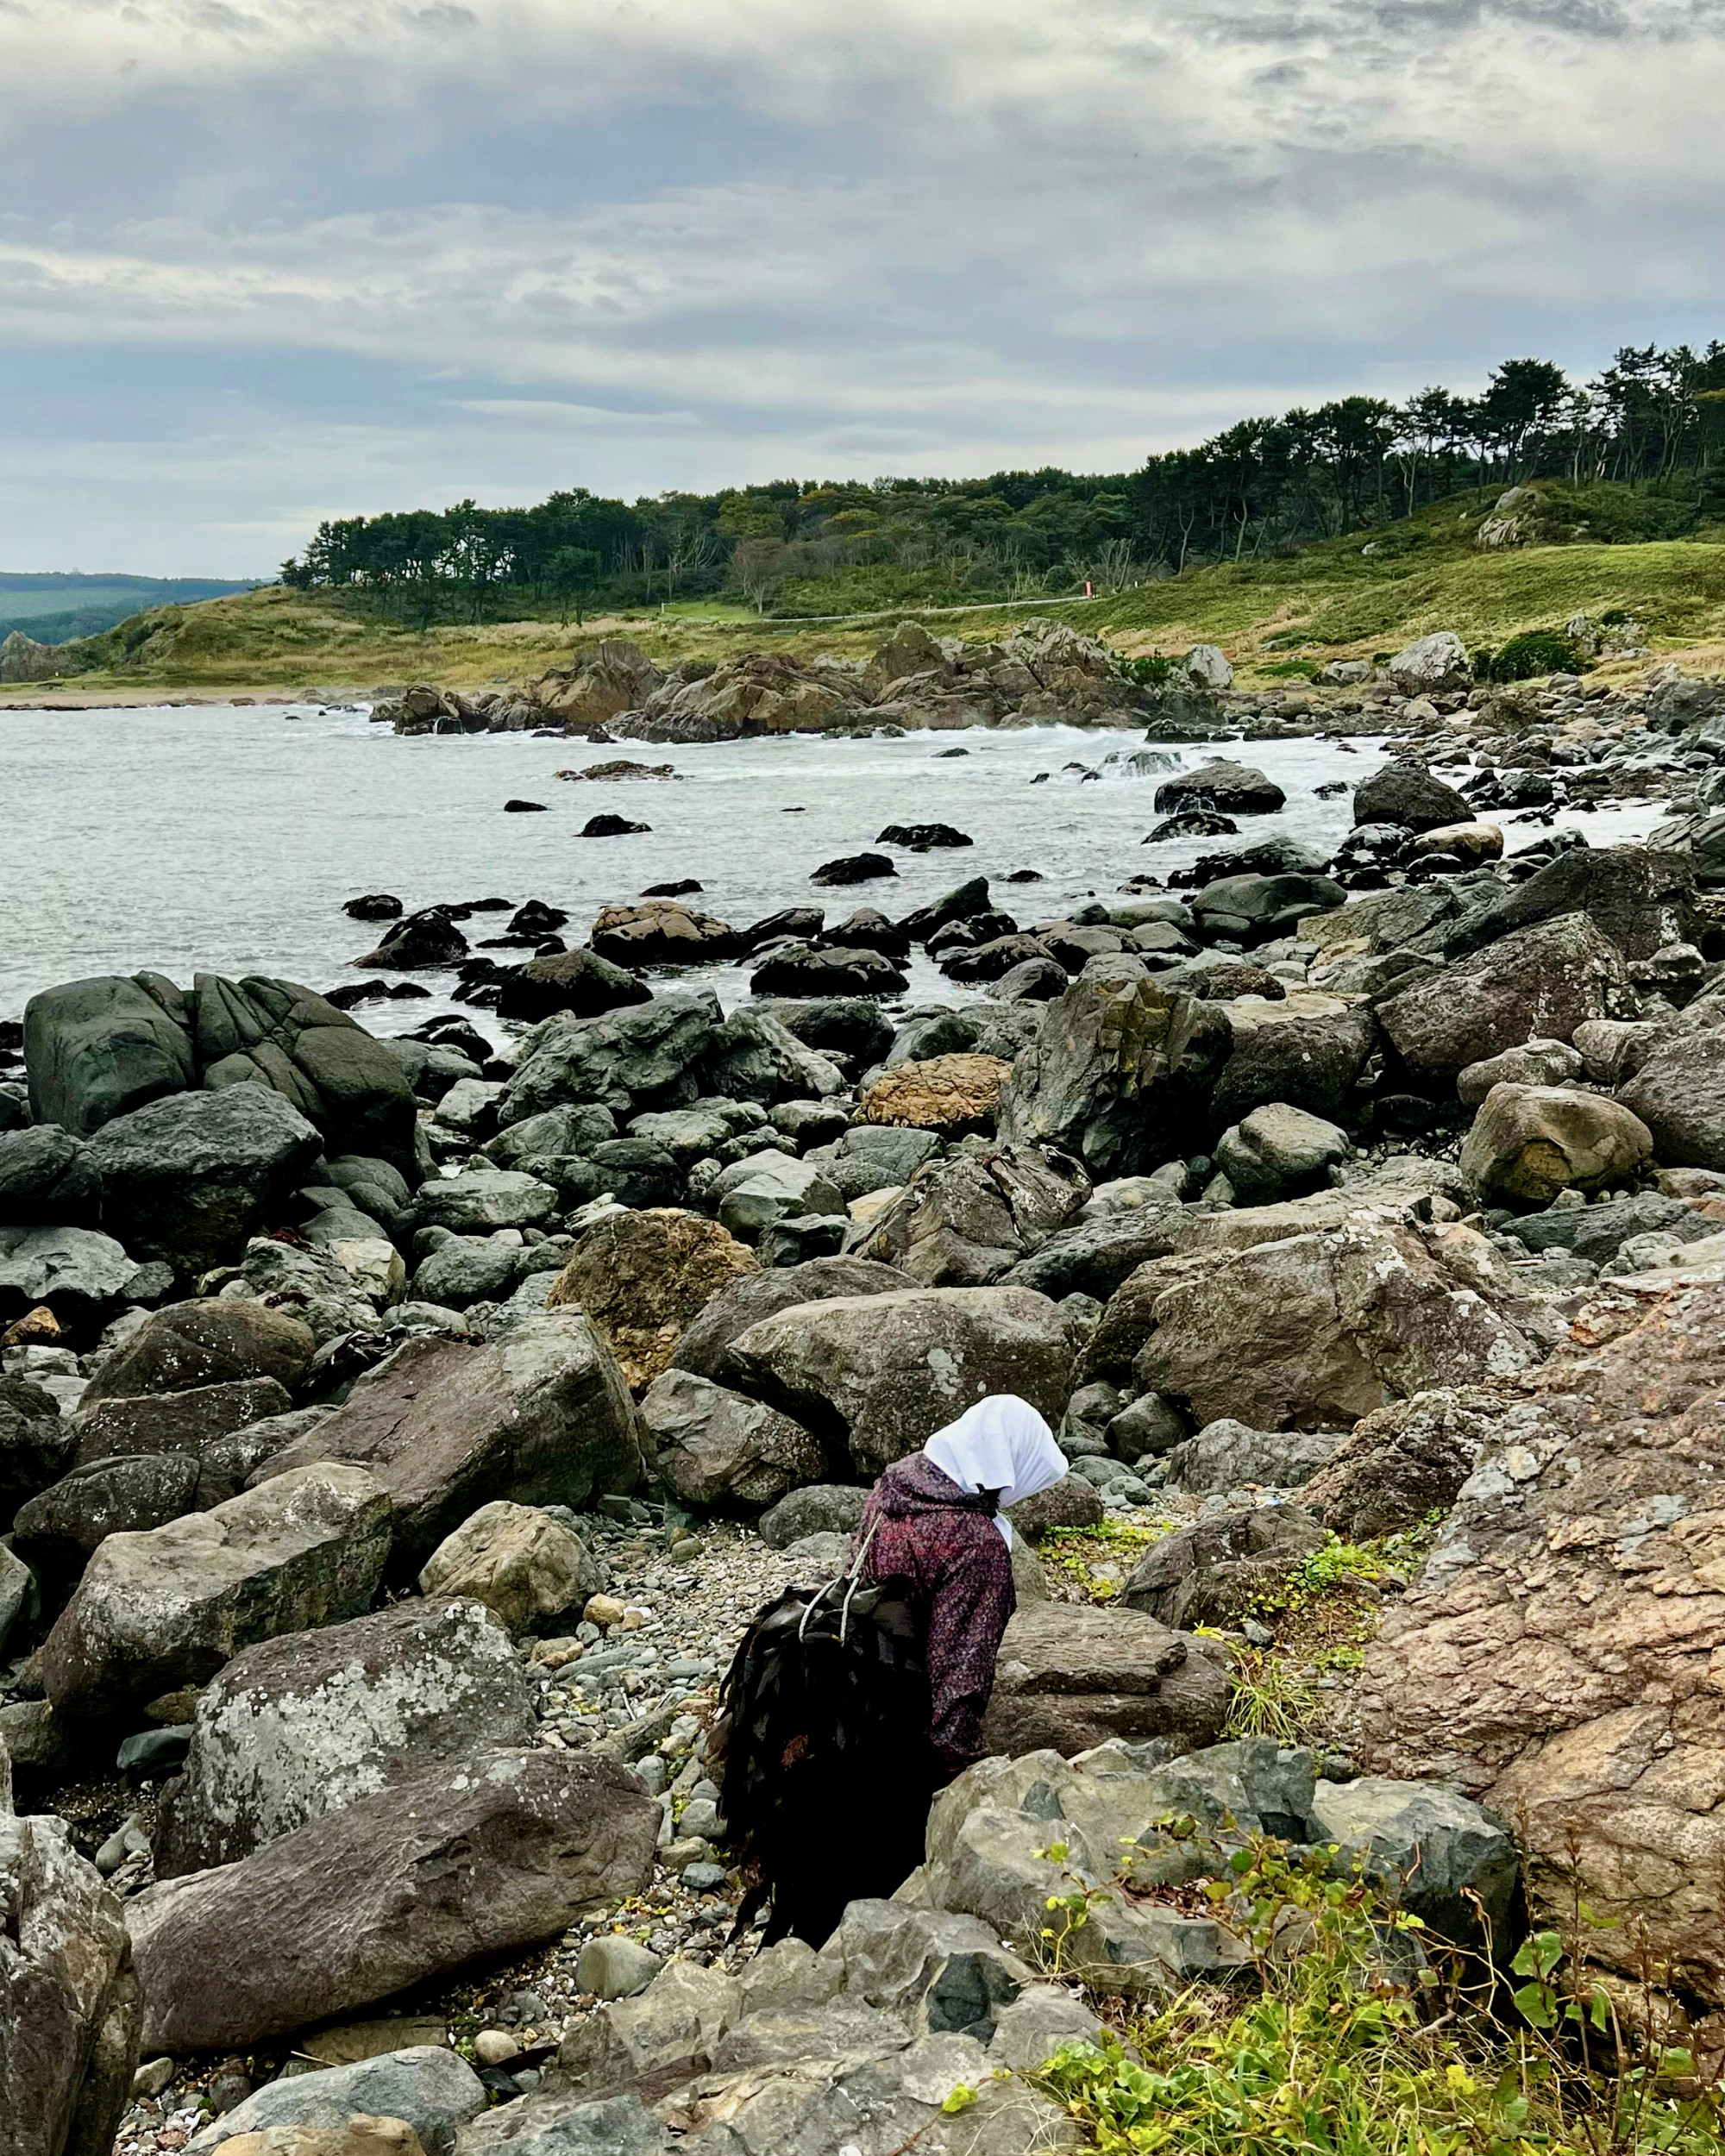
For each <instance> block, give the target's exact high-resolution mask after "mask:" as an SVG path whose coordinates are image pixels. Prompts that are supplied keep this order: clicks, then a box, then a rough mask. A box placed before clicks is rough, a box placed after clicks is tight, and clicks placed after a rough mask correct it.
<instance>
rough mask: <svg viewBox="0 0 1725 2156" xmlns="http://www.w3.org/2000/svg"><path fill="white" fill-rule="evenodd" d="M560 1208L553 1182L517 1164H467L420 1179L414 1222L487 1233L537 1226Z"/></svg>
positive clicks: (452, 1231) (451, 1231)
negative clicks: (449, 1172)
mask: <svg viewBox="0 0 1725 2156" xmlns="http://www.w3.org/2000/svg"><path fill="white" fill-rule="evenodd" d="M557 1210H558V1202H557V1193H556V1190H555V1188H554V1187H553V1186H552V1185H551V1184H550V1183H547V1182H542V1181H540V1179H539V1178H538V1176H536V1175H525V1174H524V1173H523V1171H522V1170H521V1169H518V1168H469V1169H463V1170H462V1172H461V1174H460V1175H445V1176H437V1177H434V1178H433V1179H432V1180H431V1181H428V1182H424V1183H422V1184H421V1185H420V1188H419V1195H418V1196H417V1199H416V1200H414V1205H413V1212H412V1215H411V1221H412V1225H413V1226H414V1227H415V1228H416V1229H417V1228H443V1229H445V1230H447V1231H448V1232H449V1234H451V1235H491V1234H493V1233H494V1232H496V1231H497V1230H498V1229H499V1228H541V1227H543V1226H544V1225H545V1223H546V1222H547V1221H548V1220H549V1219H551V1218H552V1217H553V1215H554V1214H555V1213H556V1212H557Z"/></svg>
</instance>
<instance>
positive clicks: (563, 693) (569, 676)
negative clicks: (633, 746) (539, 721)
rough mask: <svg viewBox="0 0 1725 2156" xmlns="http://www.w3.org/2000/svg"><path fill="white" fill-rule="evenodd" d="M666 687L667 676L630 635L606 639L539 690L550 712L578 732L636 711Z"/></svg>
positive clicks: (550, 677)
mask: <svg viewBox="0 0 1725 2156" xmlns="http://www.w3.org/2000/svg"><path fill="white" fill-rule="evenodd" d="M664 683H665V676H664V674H663V673H662V671H661V669H660V668H659V667H656V666H655V665H654V663H653V661H651V660H650V659H649V657H648V656H647V655H646V653H645V652H644V651H643V650H642V649H641V647H640V646H639V645H638V644H637V643H634V642H630V639H629V638H628V637H627V636H602V637H601V638H600V639H599V642H597V643H596V644H595V645H594V646H593V649H591V650H590V651H586V652H583V653H582V655H581V656H580V660H579V661H577V662H576V664H575V665H574V666H573V667H568V668H560V669H558V670H557V671H555V672H553V673H550V674H546V675H545V676H544V677H543V680H541V681H540V682H539V683H538V685H537V688H538V694H539V700H540V701H541V703H542V704H543V705H544V707H545V709H546V711H548V712H549V713H550V714H551V716H552V717H553V718H560V719H562V720H563V721H564V722H565V723H566V724H567V725H568V728H569V730H571V732H576V733H578V732H580V730H582V729H584V728H586V727H595V726H597V727H603V726H605V724H607V722H608V721H610V720H612V719H613V718H618V717H620V716H621V715H622V713H623V712H624V711H638V710H639V709H640V707H641V706H642V705H643V704H644V703H646V701H647V699H649V697H650V696H652V695H653V694H654V693H655V691H657V690H658V689H660V688H662V687H663V686H664Z"/></svg>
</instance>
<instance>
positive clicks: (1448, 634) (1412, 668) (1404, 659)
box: [1389, 629, 1473, 696]
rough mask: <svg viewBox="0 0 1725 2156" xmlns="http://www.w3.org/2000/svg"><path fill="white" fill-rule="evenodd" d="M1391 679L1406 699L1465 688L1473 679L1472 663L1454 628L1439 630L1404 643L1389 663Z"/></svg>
mask: <svg viewBox="0 0 1725 2156" xmlns="http://www.w3.org/2000/svg"><path fill="white" fill-rule="evenodd" d="M1389 678H1390V680H1392V681H1393V682H1394V683H1395V684H1396V687H1397V688H1398V689H1400V690H1401V691H1402V694H1403V695H1404V696H1429V695H1431V694H1432V693H1433V692H1434V691H1436V690H1439V689H1465V688H1466V687H1468V686H1470V685H1471V682H1472V680H1473V661H1472V660H1471V659H1470V658H1469V656H1468V652H1467V646H1466V645H1465V643H1464V642H1462V640H1461V638H1460V637H1459V636H1457V634H1456V632H1455V631H1454V630H1453V629H1440V630H1434V631H1433V634H1432V635H1430V636H1416V637H1415V639H1414V641H1413V642H1412V643H1410V644H1405V645H1404V646H1403V647H1402V649H1401V650H1400V651H1398V652H1397V653H1396V655H1395V657H1394V658H1393V659H1391V661H1389Z"/></svg>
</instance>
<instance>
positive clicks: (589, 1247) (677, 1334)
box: [547, 1206, 760, 1393]
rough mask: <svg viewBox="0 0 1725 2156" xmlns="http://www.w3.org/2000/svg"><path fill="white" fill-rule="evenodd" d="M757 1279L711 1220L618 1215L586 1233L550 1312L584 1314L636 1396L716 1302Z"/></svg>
mask: <svg viewBox="0 0 1725 2156" xmlns="http://www.w3.org/2000/svg"><path fill="white" fill-rule="evenodd" d="M759 1272H760V1267H759V1265H758V1264H757V1263H756V1258H755V1254H754V1252H753V1251H752V1250H749V1249H748V1248H746V1246H745V1245H744V1244H741V1243H739V1242H737V1240H736V1238H734V1237H733V1236H731V1235H730V1234H729V1233H728V1232H726V1231H725V1230H724V1228H722V1227H721V1226H720V1225H718V1222H717V1221H716V1220H707V1219H703V1218H702V1217H701V1216H700V1214H699V1213H681V1212H679V1211H677V1210H676V1209H675V1208H674V1207H670V1206H651V1207H649V1208H648V1210H647V1211H645V1212H644V1213H630V1212H625V1211H623V1210H621V1209H619V1210H618V1212H616V1213H606V1214H605V1215H604V1216H602V1217H601V1218H600V1219H598V1220H595V1221H594V1222H593V1225H592V1226H591V1227H589V1228H587V1229H586V1231H585V1232H583V1234H582V1236H581V1238H580V1242H578V1243H577V1244H576V1245H575V1247H574V1250H573V1251H572V1252H571V1253H570V1256H569V1259H568V1263H567V1264H566V1265H565V1266H564V1268H563V1269H562V1271H561V1273H560V1274H559V1275H558V1276H557V1282H556V1285H555V1287H554V1288H552V1290H551V1292H550V1294H549V1297H548V1298H547V1304H548V1307H549V1308H551V1309H554V1310H556V1309H564V1308H569V1307H574V1308H579V1309H581V1310H585V1311H586V1313H587V1315H588V1317H589V1318H591V1319H593V1323H594V1324H595V1325H596V1326H598V1327H599V1331H600V1332H602V1333H603V1334H604V1336H605V1343H606V1344H607V1345H608V1346H609V1348H610V1349H611V1351H612V1354H613V1355H614V1356H615V1357H617V1361H618V1367H619V1369H621V1370H622V1372H623V1375H624V1378H625V1379H626V1380H627V1382H628V1383H629V1385H630V1388H631V1389H632V1390H634V1391H635V1392H637V1393H639V1392H641V1391H643V1389H644V1388H646V1387H647V1386H649V1385H650V1384H651V1383H652V1382H653V1380H654V1379H655V1377H657V1376H659V1374H660V1373H661V1371H662V1370H663V1369H665V1368H666V1367H667V1366H668V1363H669V1362H670V1359H671V1355H672V1352H673V1351H674V1348H675V1346H676V1344H677V1342H678V1340H679V1338H681V1335H682V1333H683V1332H684V1331H685V1329H686V1328H687V1326H689V1325H690V1323H691V1322H692V1321H693V1319H695V1318H696V1317H698V1316H699V1313H701V1312H702V1311H703V1310H705V1309H706V1307H707V1306H708V1305H709V1304H710V1303H711V1302H712V1300H713V1299H714V1297H715V1296H717V1295H718V1294H721V1293H722V1292H723V1291H724V1289H725V1288H728V1287H729V1286H730V1285H731V1282H733V1281H736V1280H738V1279H749V1278H751V1277H754V1276H756V1275H758V1274H759Z"/></svg>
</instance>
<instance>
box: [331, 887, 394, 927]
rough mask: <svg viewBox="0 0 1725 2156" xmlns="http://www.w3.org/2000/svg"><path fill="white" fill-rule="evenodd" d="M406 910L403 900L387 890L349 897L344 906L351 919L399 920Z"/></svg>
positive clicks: (344, 910) (343, 909)
mask: <svg viewBox="0 0 1725 2156" xmlns="http://www.w3.org/2000/svg"><path fill="white" fill-rule="evenodd" d="M405 910H406V909H405V907H404V906H403V905H402V903H401V900H400V899H398V898H396V897H394V896H393V895H392V893H389V892H387V891H373V892H370V893H367V895H366V896H365V897H363V898H358V899H348V902H347V904H346V905H345V906H343V907H342V912H344V913H345V914H346V915H347V917H348V919H349V920H350V921H398V920H399V919H400V918H401V916H402V914H403V912H405Z"/></svg>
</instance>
